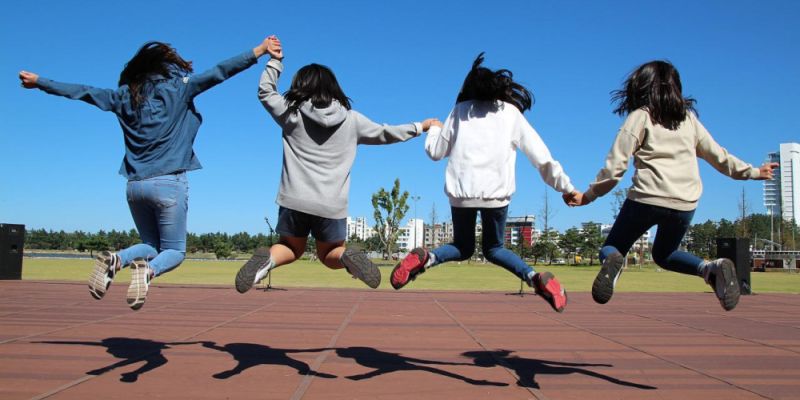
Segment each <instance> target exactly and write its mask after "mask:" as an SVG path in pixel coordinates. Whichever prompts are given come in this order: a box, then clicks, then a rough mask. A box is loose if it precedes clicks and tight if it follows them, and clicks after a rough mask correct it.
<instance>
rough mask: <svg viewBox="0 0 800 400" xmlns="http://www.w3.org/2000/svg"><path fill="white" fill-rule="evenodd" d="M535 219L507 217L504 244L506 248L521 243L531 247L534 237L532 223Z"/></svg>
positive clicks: (533, 217) (532, 217) (534, 232)
mask: <svg viewBox="0 0 800 400" xmlns="http://www.w3.org/2000/svg"><path fill="white" fill-rule="evenodd" d="M535 222H536V217H535V216H533V215H526V216H524V217H508V218H507V219H506V230H505V244H506V246H508V247H513V246H519V245H520V244H521V243H522V244H525V245H528V246H530V245H532V244H533V240H534V238H535V237H536V236H537V235H536V228H535V227H534V223H535Z"/></svg>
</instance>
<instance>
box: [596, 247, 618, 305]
mask: <svg viewBox="0 0 800 400" xmlns="http://www.w3.org/2000/svg"><path fill="white" fill-rule="evenodd" d="M623 261H624V257H623V256H622V254H620V253H619V252H614V253H611V254H609V255H608V257H606V259H605V260H603V266H602V267H601V268H600V272H598V273H597V276H596V277H595V278H594V283H593V284H592V298H593V299H594V301H596V302H598V303H600V304H606V303H608V301H609V300H611V296H613V295H614V286H616V285H617V279H619V276H620V275H622V263H623Z"/></svg>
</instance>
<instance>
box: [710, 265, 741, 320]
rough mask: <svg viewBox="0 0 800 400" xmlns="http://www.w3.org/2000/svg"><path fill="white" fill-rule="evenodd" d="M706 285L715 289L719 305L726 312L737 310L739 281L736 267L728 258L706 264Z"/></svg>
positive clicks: (739, 292)
mask: <svg viewBox="0 0 800 400" xmlns="http://www.w3.org/2000/svg"><path fill="white" fill-rule="evenodd" d="M703 278H704V279H705V281H706V283H708V284H709V285H711V288H712V289H714V294H715V295H716V296H717V299H719V304H720V305H721V306H722V308H723V309H725V311H730V310H733V309H734V308H736V305H737V304H739V295H740V294H741V291H740V290H739V279H738V278H737V277H736V266H735V265H734V264H733V261H731V260H729V259H727V258H719V259H716V260H714V261H711V262H709V263H708V264H706V268H705V270H704V271H703Z"/></svg>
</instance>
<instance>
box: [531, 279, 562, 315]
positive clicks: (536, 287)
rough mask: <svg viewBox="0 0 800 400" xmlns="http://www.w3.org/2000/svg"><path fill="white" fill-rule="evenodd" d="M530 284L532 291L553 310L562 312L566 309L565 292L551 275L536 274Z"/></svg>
mask: <svg viewBox="0 0 800 400" xmlns="http://www.w3.org/2000/svg"><path fill="white" fill-rule="evenodd" d="M531 283H532V285H531V286H533V291H534V292H536V294H538V295H539V296H541V297H542V298H543V299H545V301H547V303H548V304H550V307H553V310H556V311H557V312H564V308H566V307H567V291H566V290H564V287H563V286H561V283H560V282H559V281H558V279H556V277H555V276H553V274H552V273H550V272H544V273H536V275H534V276H533V282H531Z"/></svg>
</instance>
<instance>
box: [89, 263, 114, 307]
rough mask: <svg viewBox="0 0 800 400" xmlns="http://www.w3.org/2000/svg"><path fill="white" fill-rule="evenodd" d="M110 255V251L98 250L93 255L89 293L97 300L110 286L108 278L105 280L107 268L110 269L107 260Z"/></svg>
mask: <svg viewBox="0 0 800 400" xmlns="http://www.w3.org/2000/svg"><path fill="white" fill-rule="evenodd" d="M112 257H113V255H112V254H111V252H110V251H103V252H100V253H98V254H97V255H96V256H95V257H94V269H93V270H92V273H91V274H90V275H89V294H91V295H92V297H94V298H95V299H97V300H100V299H102V298H103V296H105V295H106V292H108V288H109V286H111V281H110V280H109V281H108V282H106V276H108V270H110V269H111V266H110V265H108V263H107V261H108V260H109V259H111V258H112Z"/></svg>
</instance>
